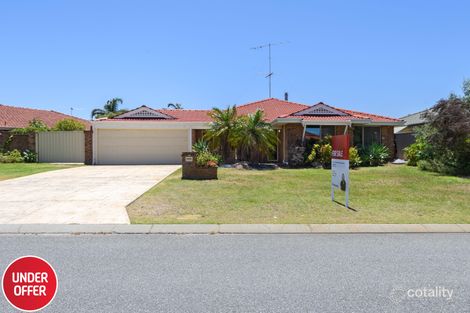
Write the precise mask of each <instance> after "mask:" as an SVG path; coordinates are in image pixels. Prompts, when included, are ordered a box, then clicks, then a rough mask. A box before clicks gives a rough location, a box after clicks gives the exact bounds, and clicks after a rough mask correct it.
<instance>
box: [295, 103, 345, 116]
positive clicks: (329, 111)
mask: <svg viewBox="0 0 470 313" xmlns="http://www.w3.org/2000/svg"><path fill="white" fill-rule="evenodd" d="M293 115H327V116H348V114H346V113H344V112H342V111H340V110H337V109H335V108H332V107H330V106H328V105H326V104H324V103H323V102H319V103H317V104H315V105H312V106H311V107H309V108H307V109H305V110H302V111H299V112H297V113H295V114H293Z"/></svg>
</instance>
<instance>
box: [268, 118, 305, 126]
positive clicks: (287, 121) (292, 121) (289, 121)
mask: <svg viewBox="0 0 470 313" xmlns="http://www.w3.org/2000/svg"><path fill="white" fill-rule="evenodd" d="M296 123H297V124H300V123H302V120H301V119H300V118H277V119H275V120H273V121H272V122H271V125H277V124H296Z"/></svg>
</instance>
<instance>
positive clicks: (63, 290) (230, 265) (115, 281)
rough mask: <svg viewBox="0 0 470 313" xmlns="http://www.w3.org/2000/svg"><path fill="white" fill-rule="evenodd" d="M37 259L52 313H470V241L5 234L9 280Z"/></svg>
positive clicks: (443, 237)
mask: <svg viewBox="0 0 470 313" xmlns="http://www.w3.org/2000/svg"><path fill="white" fill-rule="evenodd" d="M29 254H32V255H37V256H40V257H43V258H45V259H47V260H48V261H49V262H50V263H51V264H52V265H53V266H54V267H55V270H56V272H57V274H58V277H59V291H58V293H57V296H56V298H55V300H54V301H53V303H52V304H51V305H50V306H49V307H47V308H46V309H45V310H44V311H42V312H61V313H66V312H87V313H89V312H322V313H324V312H374V313H376V312H453V313H455V312H470V234H378V235H373V234H370V235H360V234H350V235H348V234H345V235H334V234H330V235H94V236H92V235H81V236H69V235H68V236H51V235H42V236H37V235H36V236H34V235H20V236H7V235H3V236H0V271H1V272H2V273H3V271H4V270H5V268H6V267H7V265H8V264H9V263H10V262H11V261H12V260H13V259H15V258H17V257H19V256H22V255H29ZM436 287H440V288H446V289H447V290H449V291H452V297H451V298H449V297H447V298H444V297H426V298H425V297H420V298H418V297H417V296H414V297H412V296H410V290H411V291H412V292H411V294H412V295H415V294H417V295H419V294H420V293H419V290H423V288H426V289H431V288H436ZM441 290H442V289H441ZM417 291H418V293H417ZM422 292H426V291H422ZM427 294H428V295H430V292H429V291H427ZM447 296H448V294H447ZM0 312H2V313H3V312H15V311H14V310H13V309H12V308H11V307H10V305H9V304H8V303H7V302H6V300H5V299H4V298H3V297H1V300H0Z"/></svg>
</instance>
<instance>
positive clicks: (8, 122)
mask: <svg viewBox="0 0 470 313" xmlns="http://www.w3.org/2000/svg"><path fill="white" fill-rule="evenodd" d="M65 118H72V119H75V120H77V121H79V122H81V123H82V124H84V125H85V129H86V130H90V128H91V123H90V121H87V120H84V119H81V118H77V117H74V116H70V115H67V114H63V113H60V112H56V111H48V110H38V109H30V108H22V107H15V106H10V105H3V104H0V149H2V148H3V147H4V144H5V142H6V141H7V140H9V138H10V134H11V133H10V131H11V130H12V129H15V128H23V127H27V126H28V125H29V122H30V121H32V120H34V119H38V120H41V121H43V122H44V123H45V124H46V125H47V126H48V127H53V126H54V125H55V124H56V123H57V122H58V121H60V120H63V119H65ZM9 147H10V149H18V150H26V149H28V150H32V151H34V150H35V136H34V134H31V135H16V136H15V137H14V138H13V140H12V141H11V142H10V144H9Z"/></svg>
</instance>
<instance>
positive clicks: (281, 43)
mask: <svg viewBox="0 0 470 313" xmlns="http://www.w3.org/2000/svg"><path fill="white" fill-rule="evenodd" d="M287 43H289V42H287V41H286V42H275V43H272V42H270V43H267V44H265V45H261V46H256V47H252V48H250V49H252V50H259V49H264V48H268V60H269V72H268V75H266V76H265V77H264V78H267V79H268V81H269V98H271V78H272V76H273V74H274V73H273V72H272V71H271V47H272V46H279V45H284V44H287Z"/></svg>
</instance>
